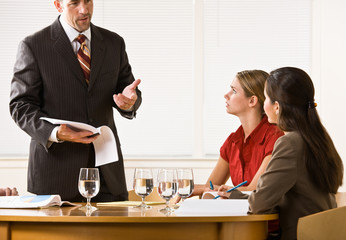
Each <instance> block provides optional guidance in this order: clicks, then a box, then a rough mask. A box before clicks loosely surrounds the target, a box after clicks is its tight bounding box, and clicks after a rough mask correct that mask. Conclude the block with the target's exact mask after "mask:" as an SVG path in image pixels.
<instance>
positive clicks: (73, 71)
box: [10, 0, 142, 201]
mask: <svg viewBox="0 0 346 240" xmlns="http://www.w3.org/2000/svg"><path fill="white" fill-rule="evenodd" d="M54 4H55V7H56V9H57V10H58V11H59V13H60V14H61V15H60V16H59V17H58V19H57V20H56V21H55V22H54V23H53V24H52V25H50V26H48V27H46V28H44V29H42V30H41V31H39V32H37V33H35V34H33V35H31V36H28V37H26V38H25V39H24V40H23V41H22V42H21V43H20V45H19V48H18V54H17V60H16V63H15V66H14V76H13V79H12V83H11V96H10V112H11V115H12V118H13V119H14V121H15V122H16V123H17V125H18V126H19V127H20V128H21V129H23V130H24V131H25V132H26V133H28V134H29V135H30V136H31V143H30V154H29V166H28V191H29V192H32V193H35V194H60V195H61V197H62V199H63V200H70V201H81V200H82V199H83V198H82V197H81V196H80V194H79V192H78V187H77V186H78V174H79V170H80V168H82V167H94V166H95V152H94V148H93V144H92V142H93V141H94V140H95V139H96V138H97V136H91V137H90V135H91V133H90V132H89V131H75V129H71V128H69V127H68V126H67V125H60V126H56V125H53V124H51V123H48V122H46V121H43V120H40V117H50V118H57V119H64V120H70V121H77V122H83V123H87V124H90V125H93V126H95V127H99V126H101V125H107V126H109V127H110V128H111V129H112V131H113V133H114V136H115V139H116V142H117V151H118V156H119V161H117V162H113V163H109V164H106V165H103V166H100V175H101V189H100V192H99V194H98V196H96V197H95V198H94V199H93V201H116V200H126V199H127V188H126V182H125V174H124V165H123V157H122V153H121V149H120V143H119V138H118V135H117V130H116V127H115V123H114V119H113V107H114V108H116V109H117V110H118V111H119V112H120V114H121V115H122V116H124V117H126V118H129V119H132V118H133V117H135V115H136V110H137V109H138V108H139V106H140V104H141V101H142V98H141V92H140V91H139V90H138V88H137V86H138V84H139V83H140V80H136V81H134V77H133V75H132V71H131V66H130V65H129V62H128V58H127V54H126V51H125V43H124V40H123V38H121V37H120V36H119V35H117V34H116V33H114V32H110V31H108V30H106V29H103V28H100V27H97V26H95V25H93V24H92V23H91V17H92V13H93V1H92V0H55V1H54ZM80 34H83V35H84V36H85V38H86V40H85V42H83V43H80V42H78V41H77V37H78V36H79V35H80ZM82 45H84V49H83V51H84V52H86V53H88V54H90V55H91V62H90V59H89V63H90V66H88V68H87V69H85V68H84V67H85V64H83V66H82V65H80V61H79V60H78V59H79V58H77V55H78V57H79V51H80V49H81V46H82ZM81 66H82V67H83V69H82V67H81ZM86 71H89V72H86ZM88 74H89V75H88Z"/></svg>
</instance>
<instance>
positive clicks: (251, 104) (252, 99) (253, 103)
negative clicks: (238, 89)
mask: <svg viewBox="0 0 346 240" xmlns="http://www.w3.org/2000/svg"><path fill="white" fill-rule="evenodd" d="M257 103H258V98H257V96H255V95H252V96H251V97H250V99H249V107H254V106H256V104H257Z"/></svg>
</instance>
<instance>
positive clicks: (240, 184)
mask: <svg viewBox="0 0 346 240" xmlns="http://www.w3.org/2000/svg"><path fill="white" fill-rule="evenodd" d="M245 183H247V181H244V182H242V183H239V184H238V185H237V186H235V187H233V188H231V189H229V190H227V191H226V192H228V193H229V192H230V191H233V190H234V189H237V188H238V187H240V186H243V185H244V184H245ZM219 197H221V196H220V195H217V196H216V197H214V199H217V198H219Z"/></svg>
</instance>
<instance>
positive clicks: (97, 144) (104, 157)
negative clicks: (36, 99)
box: [40, 117, 119, 167]
mask: <svg viewBox="0 0 346 240" xmlns="http://www.w3.org/2000/svg"><path fill="white" fill-rule="evenodd" d="M40 119H42V120H45V121H48V122H50V123H53V124H57V125H59V124H66V125H68V126H70V127H72V128H73V129H79V130H88V131H90V132H92V133H93V134H99V136H98V137H97V139H96V140H95V141H94V142H93V144H94V148H95V166H96V167H98V166H101V165H105V164H108V163H111V162H116V161H118V160H119V157H118V150H117V144H116V142H115V137H114V134H113V132H112V130H111V129H110V128H109V127H108V126H101V127H98V128H95V127H93V126H91V125H88V124H86V123H81V122H73V121H67V120H61V119H54V118H47V117H41V118H40Z"/></svg>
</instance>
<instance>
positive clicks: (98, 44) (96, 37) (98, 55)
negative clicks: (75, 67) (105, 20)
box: [88, 24, 104, 91]
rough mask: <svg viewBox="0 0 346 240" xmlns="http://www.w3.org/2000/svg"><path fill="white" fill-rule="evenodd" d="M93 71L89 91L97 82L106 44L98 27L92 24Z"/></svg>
mask: <svg viewBox="0 0 346 240" xmlns="http://www.w3.org/2000/svg"><path fill="white" fill-rule="evenodd" d="M90 27H91V35H92V37H91V71H90V82H89V88H88V91H90V90H91V88H92V87H93V85H94V84H95V82H96V80H97V75H98V74H99V72H100V69H101V67H102V64H103V58H104V44H103V37H102V35H101V33H100V32H99V31H98V29H97V27H96V26H94V25H93V24H91V26H90Z"/></svg>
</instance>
